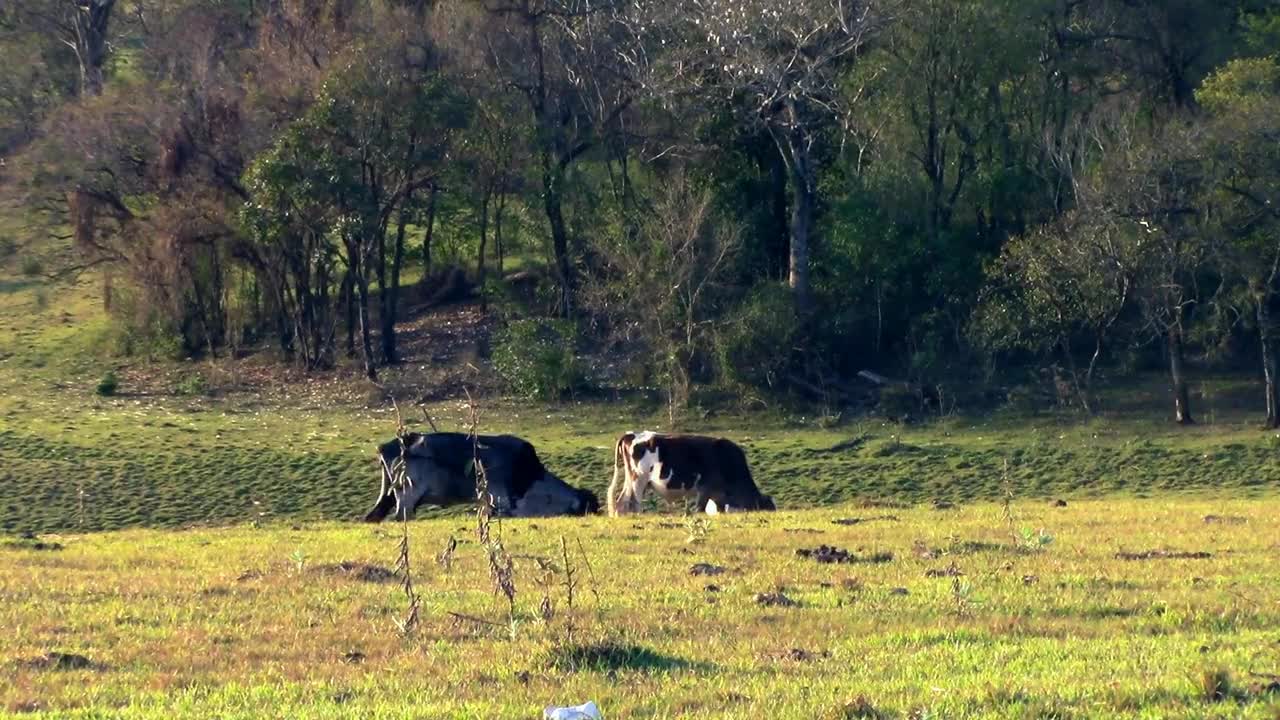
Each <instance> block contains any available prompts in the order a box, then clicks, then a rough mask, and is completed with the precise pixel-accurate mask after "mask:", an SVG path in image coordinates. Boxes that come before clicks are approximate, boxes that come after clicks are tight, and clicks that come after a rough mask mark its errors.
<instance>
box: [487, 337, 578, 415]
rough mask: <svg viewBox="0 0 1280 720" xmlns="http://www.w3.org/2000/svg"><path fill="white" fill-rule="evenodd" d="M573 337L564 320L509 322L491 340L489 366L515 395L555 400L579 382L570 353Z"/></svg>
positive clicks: (574, 357)
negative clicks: (492, 340) (492, 346)
mask: <svg viewBox="0 0 1280 720" xmlns="http://www.w3.org/2000/svg"><path fill="white" fill-rule="evenodd" d="M576 336H577V335H576V328H575V327H574V325H573V323H572V322H570V321H567V320H550V319H544V318H533V319H528V320H513V321H512V322H510V323H509V324H508V325H507V327H506V329H505V330H503V331H502V332H501V333H499V334H498V336H497V338H496V339H495V342H494V348H493V365H494V367H495V368H496V369H497V371H498V374H499V375H501V376H502V379H503V380H505V381H506V382H507V384H508V385H510V386H511V389H512V390H514V391H515V392H516V393H518V394H520V395H523V396H525V397H531V398H539V399H544V400H546V399H555V398H559V397H561V396H563V395H564V394H565V393H568V392H572V391H573V390H574V389H575V388H576V387H578V386H579V385H580V384H581V382H582V379H583V372H582V367H581V365H580V363H579V362H578V358H577V356H576V355H575V354H574V347H573V344H574V338H575V337H576Z"/></svg>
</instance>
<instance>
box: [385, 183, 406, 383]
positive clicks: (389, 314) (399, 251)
mask: <svg viewBox="0 0 1280 720" xmlns="http://www.w3.org/2000/svg"><path fill="white" fill-rule="evenodd" d="M405 202H406V203H408V202H409V199H408V198H406V199H405ZM408 222H409V213H408V211H406V210H405V206H404V205H401V206H400V215H399V217H398V218H397V219H396V245H395V247H394V248H392V250H391V284H390V286H389V287H385V288H383V289H382V294H383V295H384V296H386V299H385V300H384V301H383V303H382V311H383V316H382V362H383V363H384V364H387V365H392V364H394V363H397V362H400V350H399V347H398V344H397V341H396V321H397V320H399V319H400V266H401V264H402V263H403V262H404V234H405V225H407V224H408Z"/></svg>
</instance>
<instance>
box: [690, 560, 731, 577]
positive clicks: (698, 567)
mask: <svg viewBox="0 0 1280 720" xmlns="http://www.w3.org/2000/svg"><path fill="white" fill-rule="evenodd" d="M724 571H725V568H723V567H721V566H719V565H712V564H711V563H696V564H694V565H693V566H692V567H690V568H689V574H690V575H707V576H710V575H721V574H723V573H724Z"/></svg>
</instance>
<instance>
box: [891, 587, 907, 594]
mask: <svg viewBox="0 0 1280 720" xmlns="http://www.w3.org/2000/svg"><path fill="white" fill-rule="evenodd" d="M889 594H890V595H910V594H911V591H910V590H908V589H906V588H904V587H896V588H890V590H889Z"/></svg>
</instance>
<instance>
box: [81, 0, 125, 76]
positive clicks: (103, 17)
mask: <svg viewBox="0 0 1280 720" xmlns="http://www.w3.org/2000/svg"><path fill="white" fill-rule="evenodd" d="M115 4H116V0H79V2H76V3H74V7H73V8H72V13H73V18H72V27H73V28H74V30H75V43H74V48H75V51H76V60H77V61H78V62H79V63H80V94H81V95H83V96H86V97H96V96H98V95H101V94H102V82H103V80H102V77H103V75H102V66H103V65H105V64H106V61H107V25H108V24H109V23H110V21H111V9H112V7H113V6H114V5H115Z"/></svg>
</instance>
